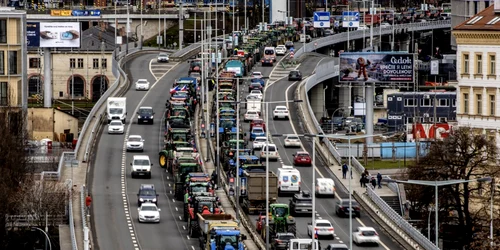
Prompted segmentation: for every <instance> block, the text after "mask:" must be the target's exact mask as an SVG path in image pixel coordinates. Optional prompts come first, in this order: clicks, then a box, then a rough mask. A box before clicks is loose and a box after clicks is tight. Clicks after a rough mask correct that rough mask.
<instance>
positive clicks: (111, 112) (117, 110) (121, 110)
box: [109, 108, 123, 115]
mask: <svg viewBox="0 0 500 250" xmlns="http://www.w3.org/2000/svg"><path fill="white" fill-rule="evenodd" d="M122 112H123V109H116V108H111V109H109V113H110V114H112V115H120V114H121V113H122Z"/></svg>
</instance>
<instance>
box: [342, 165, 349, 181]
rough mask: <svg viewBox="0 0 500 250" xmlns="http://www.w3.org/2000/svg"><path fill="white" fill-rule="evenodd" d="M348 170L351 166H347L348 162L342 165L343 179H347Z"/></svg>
mask: <svg viewBox="0 0 500 250" xmlns="http://www.w3.org/2000/svg"><path fill="white" fill-rule="evenodd" d="M347 171H349V167H347V164H345V162H344V164H343V165H342V179H345V178H346V177H347Z"/></svg>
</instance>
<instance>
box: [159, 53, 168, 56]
mask: <svg viewBox="0 0 500 250" xmlns="http://www.w3.org/2000/svg"><path fill="white" fill-rule="evenodd" d="M158 56H168V55H167V53H160V54H159V55H158Z"/></svg>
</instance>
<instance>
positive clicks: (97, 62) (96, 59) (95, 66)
mask: <svg viewBox="0 0 500 250" xmlns="http://www.w3.org/2000/svg"><path fill="white" fill-rule="evenodd" d="M92 62H93V63H92V65H93V67H94V69H98V68H99V58H94V60H93V61H92Z"/></svg>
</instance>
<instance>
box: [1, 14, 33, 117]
mask: <svg viewBox="0 0 500 250" xmlns="http://www.w3.org/2000/svg"><path fill="white" fill-rule="evenodd" d="M25 23H26V12H24V11H19V10H15V9H14V8H6V7H0V110H1V109H2V107H3V108H5V107H10V108H19V109H20V108H26V107H27V104H28V102H27V93H26V91H25V89H26V74H24V73H25V72H26V56H25V55H26V49H27V48H26V27H25Z"/></svg>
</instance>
